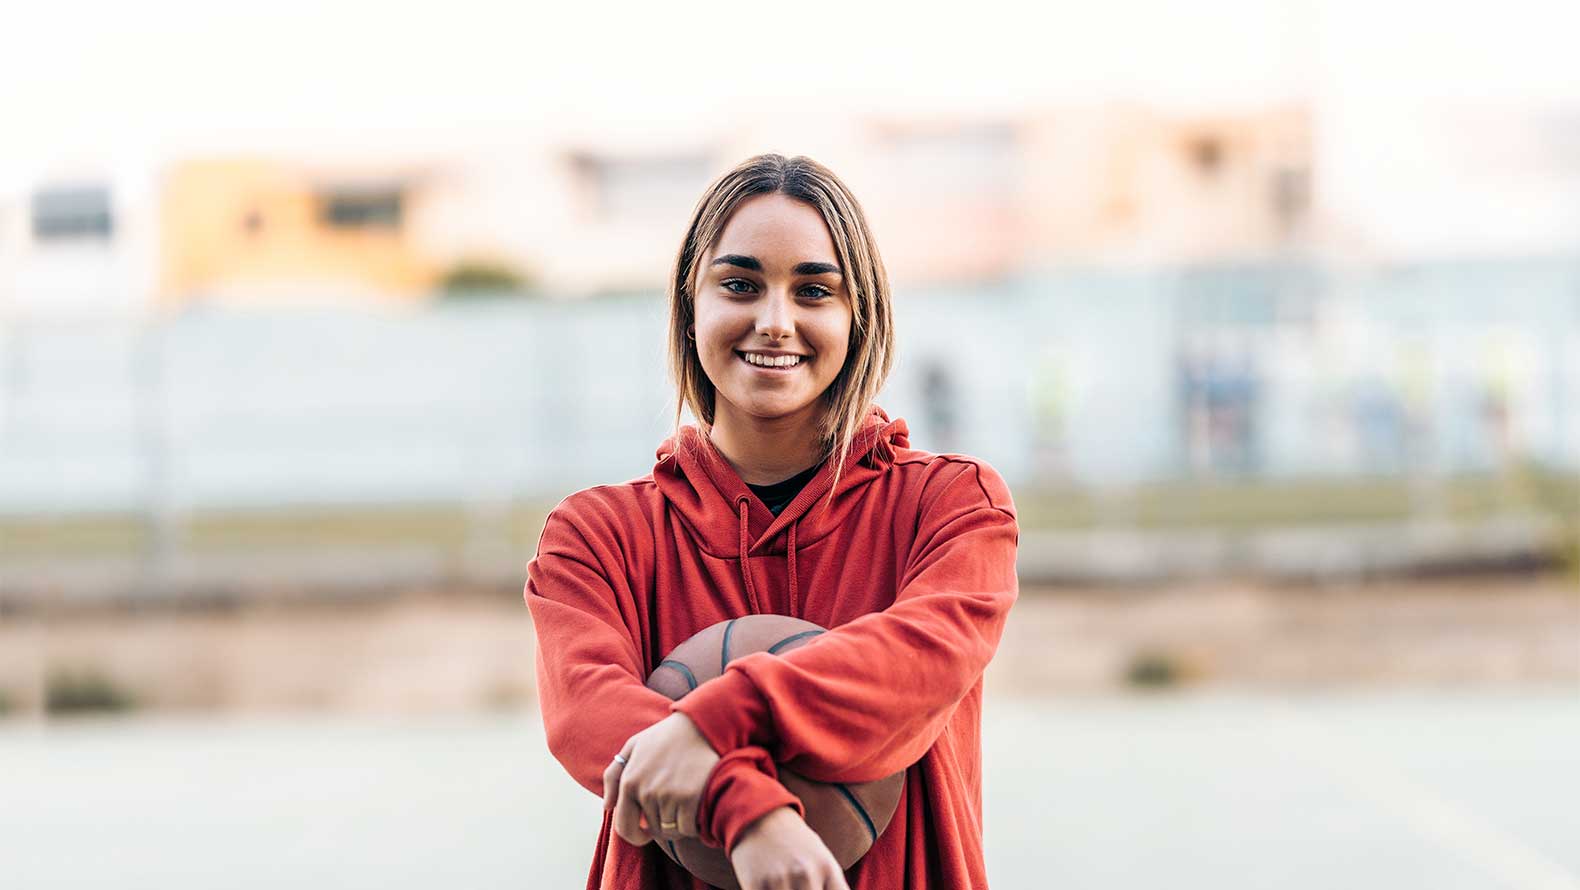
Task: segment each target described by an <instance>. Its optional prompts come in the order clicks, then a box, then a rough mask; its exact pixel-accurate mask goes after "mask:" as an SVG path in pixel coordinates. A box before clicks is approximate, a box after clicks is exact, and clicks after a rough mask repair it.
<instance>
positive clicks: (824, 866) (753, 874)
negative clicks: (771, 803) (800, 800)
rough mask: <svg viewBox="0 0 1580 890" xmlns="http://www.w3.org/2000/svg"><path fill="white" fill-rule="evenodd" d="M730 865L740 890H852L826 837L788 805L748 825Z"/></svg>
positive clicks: (737, 843)
mask: <svg viewBox="0 0 1580 890" xmlns="http://www.w3.org/2000/svg"><path fill="white" fill-rule="evenodd" d="M730 865H732V866H734V868H735V879H736V880H737V881H740V883H741V890H779V888H785V890H850V885H849V884H847V883H846V882H845V873H844V872H843V871H841V870H840V868H839V862H838V861H837V860H835V859H834V854H833V853H830V852H829V851H828V847H827V846H826V845H825V844H824V843H823V839H822V838H820V837H818V836H817V833H816V832H814V831H813V830H812V829H811V828H809V827H807V824H806V822H804V821H802V819H801V817H800V816H799V815H797V814H796V811H795V810H792V809H790V808H789V807H780V808H779V809H777V810H774V811H773V812H771V813H769V814H768V815H766V816H764V817H762V818H761V819H758V820H757V821H756V822H753V823H752V824H751V825H748V826H747V827H746V831H745V832H744V833H743V834H742V835H741V836H740V838H739V839H738V840H736V842H735V850H734V851H733V852H732V853H730Z"/></svg>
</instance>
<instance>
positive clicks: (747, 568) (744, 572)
mask: <svg viewBox="0 0 1580 890" xmlns="http://www.w3.org/2000/svg"><path fill="white" fill-rule="evenodd" d="M735 504H736V506H738V507H740V509H741V578H742V579H743V580H744V581H745V582H746V601H747V603H749V604H750V605H751V607H752V612H753V613H754V614H757V615H761V614H762V613H763V607H762V605H761V604H760V603H758V602H757V585H756V584H755V583H753V582H752V564H751V556H750V554H748V553H747V549H748V545H749V543H750V542H749V541H748V540H747V537H746V536H747V534H748V532H747V529H746V505H747V501H746V496H745V495H742V496H741V498H740V499H739V500H737V501H736V502H735Z"/></svg>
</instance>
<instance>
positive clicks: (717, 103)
mask: <svg viewBox="0 0 1580 890" xmlns="http://www.w3.org/2000/svg"><path fill="white" fill-rule="evenodd" d="M537 5H538V4H530V3H509V4H505V3H499V4H488V3H478V2H475V0H445V2H443V3H431V4H426V5H423V6H421V7H418V6H417V5H416V4H400V3H390V2H388V0H383V2H378V3H370V2H359V3H334V2H309V3H303V2H297V0H285V2H278V3H270V4H246V5H245V6H241V5H238V4H225V3H213V2H203V3H194V2H175V0H148V2H140V3H128V4H121V3H116V4H108V3H105V4H98V6H99V8H98V9H97V10H95V9H93V8H92V7H91V6H90V7H89V8H86V9H85V8H83V7H80V6H73V5H68V4H31V5H30V7H31V8H30V9H29V10H28V12H27V13H26V14H25V17H24V18H22V19H21V21H20V25H21V27H16V25H17V24H18V23H19V20H18V18H17V14H16V13H14V12H13V13H12V14H11V16H9V17H8V18H10V22H9V23H8V27H7V28H6V29H5V31H6V34H7V36H6V37H4V38H0V91H3V92H0V97H3V101H4V103H5V106H6V107H5V114H4V118H3V119H4V120H5V121H6V128H7V130H8V131H10V132H8V134H7V136H6V139H5V143H6V149H5V151H6V153H7V154H8V155H11V157H12V159H13V160H16V159H17V157H18V156H19V155H20V156H26V155H30V154H31V155H43V156H45V157H59V156H60V154H61V153H63V152H64V153H70V152H72V151H73V150H88V151H92V152H95V153H97V152H102V151H103V150H105V149H106V148H107V147H113V146H115V145H117V144H122V145H125V146H126V147H127V148H128V149H131V150H134V151H138V153H141V152H142V151H153V152H155V153H156V154H163V153H164V151H166V150H170V149H175V150H184V149H188V148H191V149H201V148H215V149H225V148H238V147H240V148H258V147H265V146H270V145H278V146H281V147H291V146H299V145H300V146H334V145H346V146H351V147H359V148H360V147H362V146H363V145H365V144H367V143H369V142H372V143H375V144H377V143H378V142H380V141H381V140H386V139H389V140H397V141H399V142H401V143H403V144H405V145H408V146H411V147H420V146H422V145H425V144H435V145H443V144H445V143H446V142H449V141H458V142H460V143H462V144H464V143H465V141H466V140H467V139H469V138H471V137H473V136H474V135H476V134H481V133H491V132H492V133H498V132H507V131H510V130H520V129H521V128H522V125H524V124H525V125H529V126H533V127H540V126H548V127H549V128H551V129H553V130H578V129H583V128H585V129H590V130H593V131H601V130H604V129H614V130H630V129H634V130H639V131H644V132H645V131H649V130H672V129H675V128H684V127H687V126H691V125H692V124H693V122H695V121H696V120H698V119H699V118H700V117H703V116H711V115H728V114H730V113H732V112H738V111H739V110H745V111H750V112H760V111H763V110H764V109H768V108H772V107H774V106H778V107H780V108H782V109H783V110H784V112H785V113H787V114H794V113H796V112H797V111H798V110H801V109H814V110H815V109H817V108H834V109H843V108H848V107H852V106H855V107H877V108H884V109H915V110H951V109H958V108H962V107H981V106H983V105H986V106H989V107H1004V106H1025V105H1029V104H1030V105H1035V104H1057V103H1059V102H1094V101H1103V100H1109V99H1137V100H1142V101H1148V102H1153V103H1156V104H1160V105H1165V106H1184V107H1209V108H1210V107H1220V106H1224V105H1244V104H1256V103H1259V102H1263V101H1267V100H1269V99H1278V98H1286V97H1291V96H1300V95H1312V94H1314V93H1315V94H1327V95H1329V96H1331V97H1334V98H1339V99H1342V100H1344V101H1350V100H1355V101H1360V100H1363V99H1368V98H1371V99H1376V98H1381V97H1387V98H1394V99H1399V100H1410V99H1413V98H1428V97H1432V98H1452V99H1467V98H1491V99H1494V100H1503V99H1509V100H1520V101H1562V102H1576V101H1577V100H1580V53H1575V52H1574V51H1573V46H1572V38H1573V35H1574V34H1575V33H1580V28H1577V27H1576V26H1577V25H1580V3H1574V2H1536V0H1500V2H1498V3H1495V4H1494V3H1477V4H1467V5H1464V6H1463V7H1462V8H1456V7H1455V6H1454V5H1453V4H1452V3H1444V2H1414V0H1407V2H1399V0H1395V2H1372V0H1339V2H1334V3H1322V2H1320V0H1192V2H1189V3H1179V2H1164V0H1156V2H1143V0H1103V2H1093V0H1087V2H1081V3H1073V2H1053V3H1036V4H1028V3H1023V2H1002V0H973V2H971V3H969V4H963V5H962V4H950V5H948V6H947V7H944V8H940V9H938V10H935V11H925V10H924V9H923V8H921V7H919V6H918V5H915V4H910V3H905V4H885V5H870V4H861V3H857V2H851V0H841V2H827V0H797V2H795V3H793V4H787V5H783V6H778V7H775V8H774V9H773V10H772V12H771V14H770V15H753V14H751V13H746V12H743V11H742V4H740V3H739V2H719V0H704V2H700V3H685V4H658V3H651V2H647V3H641V4H629V8H627V9H625V10H623V11H611V10H612V9H613V7H611V6H609V5H607V4H601V3H592V4H572V3H561V4H556V5H557V6H559V7H560V8H559V9H557V10H554V11H552V12H547V13H545V12H542V11H538V10H537V9H535V8H534V7H536V6H537ZM962 9H965V10H969V15H962V14H961V10H962ZM1031 9H1036V10H1037V11H1036V12H1031V11H1030V10H1031ZM107 141H108V145H107ZM112 150H113V148H112Z"/></svg>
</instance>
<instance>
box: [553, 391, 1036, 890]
mask: <svg viewBox="0 0 1580 890" xmlns="http://www.w3.org/2000/svg"><path fill="white" fill-rule="evenodd" d="M909 445H910V441H909V439H908V438H907V430H906V427H905V421H903V420H894V421H890V420H889V418H888V416H887V415H886V414H884V413H883V411H882V410H881V409H878V408H876V407H874V408H873V410H872V413H871V414H870V415H869V416H868V418H867V422H866V425H865V427H864V428H863V429H862V430H861V431H860V432H859V433H858V434H857V436H856V438H855V441H854V443H853V445H852V448H851V453H850V457H849V458H848V459H847V461H846V462H845V464H844V468H843V470H842V472H841V475H840V479H839V484H838V487H837V488H836V490H835V492H834V497H833V501H832V503H831V504H829V503H828V498H827V495H828V492H829V485H830V482H831V481H832V473H831V470H830V468H829V466H827V465H825V466H824V467H823V468H822V469H821V470H820V471H819V472H818V473H817V475H815V476H814V477H813V478H812V481H811V482H809V483H807V485H806V487H805V488H804V489H802V491H801V493H800V494H799V495H797V496H796V497H795V499H794V500H792V501H791V502H790V503H789V505H787V506H786V507H785V508H784V510H783V511H782V512H781V513H780V514H779V515H778V516H777V517H776V516H774V515H773V514H772V513H770V512H769V510H768V508H767V507H766V506H764V505H763V503H762V502H761V501H760V500H758V499H757V497H756V496H755V495H753V494H752V493H751V491H750V490H749V489H748V488H747V487H746V484H745V483H744V482H743V481H741V478H740V476H739V475H738V474H737V473H736V472H735V471H734V469H733V468H732V467H731V466H730V465H729V463H727V462H726V461H725V460H724V458H723V456H722V455H720V454H719V452H718V450H717V449H716V448H714V447H713V444H712V443H711V442H710V441H708V439H707V438H706V437H705V436H703V435H702V434H701V433H699V432H698V431H697V429H696V428H695V427H690V426H688V427H683V428H682V429H681V430H680V432H679V434H678V435H677V436H675V437H674V438H671V439H669V440H668V441H666V442H664V444H663V445H662V446H661V447H660V448H659V451H658V464H657V465H656V466H654V467H653V472H652V473H651V474H649V475H647V476H643V477H642V478H640V479H636V480H634V481H631V482H627V483H624V484H621V485H605V486H598V487H596V488H590V489H587V490H585V491H581V492H577V493H576V494H573V495H571V496H570V497H568V498H566V499H565V500H564V501H563V502H562V503H561V504H560V505H559V506H558V507H557V508H555V510H554V512H553V513H551V514H550V515H549V518H548V521H547V524H546V525H545V527H544V530H543V537H542V538H541V540H540V541H539V542H538V553H537V557H536V558H535V559H533V561H532V562H531V564H530V565H529V566H528V567H527V578H528V580H527V585H526V601H527V605H528V606H529V607H530V609H531V611H532V617H533V622H534V624H535V625H536V627H537V633H538V656H537V669H538V689H539V702H540V707H541V710H542V713H543V722H544V726H545V728H546V730H547V737H548V744H549V748H550V750H551V751H552V752H553V753H554V756H555V757H556V758H557V759H558V760H559V761H560V763H561V764H563V765H564V766H565V768H566V770H568V771H569V772H570V774H571V776H572V777H573V778H575V779H576V781H577V782H579V783H581V785H582V786H583V787H585V788H587V789H588V790H589V791H591V792H593V793H594V794H596V795H598V796H600V797H602V795H603V771H604V768H605V767H607V766H608V765H609V762H610V760H611V759H612V758H613V757H614V755H615V754H616V753H618V752H619V750H620V748H621V747H622V746H623V745H624V744H625V741H626V740H627V739H628V738H630V737H631V736H632V735H635V734H636V733H637V732H639V731H641V730H643V729H646V728H647V727H649V726H651V725H652V724H654V723H657V722H658V721H659V720H662V719H663V718H664V717H666V716H668V715H669V714H670V712H671V711H680V712H682V713H684V714H686V715H687V716H689V717H690V718H691V719H692V720H693V721H695V723H696V724H697V727H698V728H699V729H700V730H701V731H702V734H703V736H704V737H706V738H707V740H708V741H709V743H710V744H712V745H713V747H714V748H715V749H716V750H717V751H718V752H719V753H720V754H721V755H723V759H721V761H720V762H719V765H718V766H717V767H716V768H715V769H714V771H713V773H712V774H711V775H710V777H709V780H708V785H707V788H706V790H705V791H704V794H703V800H702V802H701V806H700V812H699V814H698V828H699V830H700V832H701V834H702V836H703V839H704V840H705V841H706V842H708V843H712V844H714V845H718V846H723V847H724V848H725V849H726V850H729V849H732V848H733V846H734V843H735V841H736V840H737V838H738V837H739V836H740V834H741V832H742V831H743V829H745V828H746V827H747V826H748V825H750V824H751V823H752V822H753V821H755V820H756V819H757V818H759V817H761V816H762V815H764V814H766V813H767V812H769V811H771V810H773V809H775V808H777V807H780V806H784V805H787V804H788V805H792V806H795V807H797V808H799V805H800V804H799V801H797V800H796V799H795V798H794V797H793V796H792V795H790V793H789V792H787V791H785V790H784V787H783V786H782V785H780V784H779V783H778V781H776V779H775V778H774V776H775V775H776V773H775V769H774V765H773V762H774V761H777V762H779V763H782V764H784V765H785V766H788V767H790V768H793V769H794V770H796V771H797V772H799V773H801V774H802V775H804V776H806V777H808V778H811V779H816V780H820V781H827V782H863V781H869V780H872V779H877V778H881V777H883V776H887V775H889V774H891V773H895V772H898V771H900V770H905V771H906V777H905V786H904V790H903V792H902V794H901V797H900V803H899V808H898V810H897V811H896V812H895V815H894V819H893V821H891V822H890V823H889V826H888V828H887V829H886V830H885V831H884V833H883V835H882V836H881V837H879V838H878V840H877V842H876V843H875V844H874V845H873V847H872V849H871V850H870V851H868V853H867V855H866V856H865V857H863V858H862V859H861V861H859V862H857V863H856V865H855V866H853V867H852V868H851V869H850V870H849V871H848V872H847V873H846V877H847V880H848V881H849V882H850V886H851V887H852V890H898V888H923V887H925V888H930V890H942V888H950V890H955V888H980V887H986V886H987V878H986V873H985V871H984V868H983V861H982V750H981V744H980V735H981V723H982V672H983V670H984V669H985V668H986V667H987V664H988V661H989V659H991V658H992V657H993V652H994V650H995V649H996V648H997V646H998V641H999V635H1000V633H1001V632H1002V630H1003V627H1004V620H1005V618H1006V616H1007V615H1008V613H1009V608H1010V605H1011V604H1012V603H1013V602H1014V601H1015V596H1016V590H1017V586H1016V580H1015V546H1016V542H1017V538H1018V529H1017V527H1016V522H1015V507H1014V504H1013V503H1012V502H1011V500H1010V495H1009V489H1008V488H1006V487H1005V485H1004V481H1003V479H1001V478H1000V477H999V475H998V474H997V473H996V472H994V471H993V469H992V468H991V467H989V466H988V465H987V464H985V463H983V462H981V461H979V460H975V459H973V458H969V457H962V456H960V455H952V454H929V453H927V452H923V451H917V450H914V449H912V448H910V447H909ZM753 613H777V614H781V615H793V616H795V617H798V618H804V619H806V620H808V621H812V622H815V623H816V624H819V625H822V626H823V627H826V628H829V629H830V632H829V633H825V634H822V635H820V636H818V637H816V638H815V639H814V641H813V642H811V643H809V644H807V645H805V646H803V647H801V648H799V649H796V650H793V651H790V652H787V653H784V654H782V655H769V654H766V653H758V654H754V655H748V656H745V657H743V658H739V659H736V660H735V661H732V662H731V663H730V666H729V669H728V670H727V671H725V673H724V675H723V676H721V677H719V678H718V679H715V680H712V681H710V682H708V683H704V684H703V685H702V686H701V687H699V688H698V689H697V690H696V691H694V692H692V693H690V694H689V695H687V696H686V697H685V698H684V699H681V700H680V701H678V702H671V701H670V700H669V699H667V698H665V697H664V696H662V695H660V694H658V693H656V692H653V691H651V690H649V689H647V688H646V686H645V685H644V681H645V679H646V677H647V675H648V674H649V673H650V672H651V671H652V670H653V669H654V668H655V667H656V666H657V665H658V663H659V661H661V660H662V659H663V657H664V655H665V654H666V653H668V652H669V651H670V650H671V649H673V648H674V647H675V646H677V645H679V644H680V643H682V642H684V641H685V640H686V639H688V638H689V637H691V636H692V635H693V634H695V633H696V632H697V631H699V630H702V629H703V628H705V627H707V626H709V625H711V624H714V623H716V622H719V621H723V620H725V619H728V618H735V617H739V616H741V615H747V614H753ZM587 886H588V887H589V888H622V890H624V888H676V890H678V888H686V890H701V888H704V887H706V885H705V884H703V883H702V882H700V881H697V880H696V879H694V878H692V877H691V876H690V875H689V874H688V873H686V872H685V871H683V870H682V869H680V868H679V867H678V866H676V865H674V864H673V863H671V862H670V861H669V860H668V859H667V858H666V857H665V856H664V855H663V853H662V852H660V851H659V849H658V848H657V846H656V845H654V844H648V845H646V846H645V847H641V848H638V847H633V846H631V845H630V844H627V843H626V842H625V841H624V840H622V839H620V838H619V836H618V835H616V834H614V832H613V830H612V828H611V824H610V817H609V815H608V814H607V813H605V815H604V820H603V830H602V831H601V833H600V834H599V836H598V847H597V851H596V853H595V856H594V858H593V863H592V872H591V875H590V876H589V877H588V882H587Z"/></svg>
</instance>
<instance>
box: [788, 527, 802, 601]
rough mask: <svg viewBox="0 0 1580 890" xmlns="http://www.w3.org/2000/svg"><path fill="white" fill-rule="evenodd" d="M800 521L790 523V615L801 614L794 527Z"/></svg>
mask: <svg viewBox="0 0 1580 890" xmlns="http://www.w3.org/2000/svg"><path fill="white" fill-rule="evenodd" d="M799 522H800V520H797V521H796V522H792V523H790V614H791V615H800V614H801V591H800V589H799V588H798V587H797V586H796V583H795V527H796V525H797V524H799Z"/></svg>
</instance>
